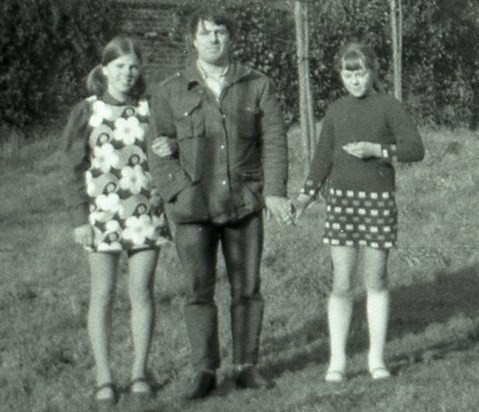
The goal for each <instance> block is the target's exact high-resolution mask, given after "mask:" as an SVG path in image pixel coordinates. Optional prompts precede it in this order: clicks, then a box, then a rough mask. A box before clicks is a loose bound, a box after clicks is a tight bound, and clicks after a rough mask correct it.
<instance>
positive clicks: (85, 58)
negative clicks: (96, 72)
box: [0, 0, 115, 126]
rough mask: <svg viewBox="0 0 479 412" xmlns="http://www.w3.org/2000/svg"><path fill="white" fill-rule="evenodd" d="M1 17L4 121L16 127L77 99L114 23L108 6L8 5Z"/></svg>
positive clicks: (29, 1) (91, 0)
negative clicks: (84, 80)
mask: <svg viewBox="0 0 479 412" xmlns="http://www.w3.org/2000/svg"><path fill="white" fill-rule="evenodd" d="M0 16H1V17H0V19H1V21H0V65H1V67H2V71H1V72H0V90H1V93H2V98H1V103H0V105H1V107H0V121H1V122H4V123H7V124H10V125H14V126H22V125H25V124H28V123H31V122H33V121H35V120H38V119H39V118H44V117H45V116H49V115H51V114H52V113H55V112H56V111H57V110H58V109H60V108H62V107H64V106H65V105H69V104H71V103H72V101H74V100H75V99H78V97H79V95H81V94H82V91H83V90H84V87H83V79H84V77H85V75H86V74H87V73H88V71H89V70H90V69H91V68H92V67H93V66H94V65H95V64H97V62H98V59H99V53H100V51H101V47H102V46H103V44H104V42H105V38H108V37H109V36H110V35H111V33H112V32H113V24H114V22H115V18H114V12H113V10H112V7H111V5H110V2H109V1H104V0H84V1H75V0H66V1H65V0H63V1H62V0H8V1H4V2H1V4H0Z"/></svg>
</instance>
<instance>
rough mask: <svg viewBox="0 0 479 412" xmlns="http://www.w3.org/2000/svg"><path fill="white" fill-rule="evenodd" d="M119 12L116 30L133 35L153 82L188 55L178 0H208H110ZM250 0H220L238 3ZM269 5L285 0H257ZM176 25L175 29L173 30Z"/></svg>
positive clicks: (193, 0)
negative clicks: (179, 32) (178, 20)
mask: <svg viewBox="0 0 479 412" xmlns="http://www.w3.org/2000/svg"><path fill="white" fill-rule="evenodd" d="M114 1H115V7H116V8H117V10H118V12H119V14H120V21H119V27H118V30H119V32H120V33H122V34H125V35H128V36H131V37H133V38H134V39H136V40H137V41H138V42H139V44H140V46H141V48H142V51H143V57H144V69H145V74H146V77H147V80H148V81H149V82H156V81H158V80H161V79H164V78H166V77H168V76H170V75H171V74H173V73H175V72H176V71H178V69H180V68H181V67H182V66H183V65H184V63H185V61H186V60H187V58H188V54H187V53H186V44H185V43H184V42H183V41H182V40H181V36H179V35H178V33H177V31H178V30H180V31H181V30H182V29H183V28H182V27H178V24H177V16H176V13H175V12H176V11H177V9H178V5H181V4H189V5H191V4H202V3H205V2H208V0H114ZM243 1H251V0H223V3H224V4H236V5H237V4H240V3H241V2H243ZM258 1H262V2H269V3H270V4H271V5H272V6H273V7H286V6H287V1H288V0H258ZM175 27H176V29H177V30H176V31H175Z"/></svg>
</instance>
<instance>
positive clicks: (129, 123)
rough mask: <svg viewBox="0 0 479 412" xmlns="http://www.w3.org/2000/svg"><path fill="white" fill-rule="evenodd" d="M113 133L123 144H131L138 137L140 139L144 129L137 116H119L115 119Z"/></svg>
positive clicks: (142, 136)
mask: <svg viewBox="0 0 479 412" xmlns="http://www.w3.org/2000/svg"><path fill="white" fill-rule="evenodd" d="M113 134H114V137H115V139H116V140H119V141H121V142H123V143H124V144H125V145H131V144H133V143H135V140H136V139H138V140H140V141H142V140H143V139H144V136H145V129H144V128H143V126H142V125H141V124H140V121H139V120H138V117H135V116H130V117H129V118H128V119H125V118H123V117H120V118H119V119H117V120H116V121H115V129H114V130H113Z"/></svg>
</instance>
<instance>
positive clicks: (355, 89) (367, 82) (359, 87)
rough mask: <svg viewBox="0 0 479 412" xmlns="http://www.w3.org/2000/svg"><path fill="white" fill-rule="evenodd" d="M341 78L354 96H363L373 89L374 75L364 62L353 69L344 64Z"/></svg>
mask: <svg viewBox="0 0 479 412" xmlns="http://www.w3.org/2000/svg"><path fill="white" fill-rule="evenodd" d="M341 80H342V81H343V84H344V87H345V88H346V90H347V91H348V93H349V94H351V95H352V96H354V97H363V96H365V95H366V94H368V93H369V92H370V91H371V89H372V84H373V75H372V73H371V71H370V70H369V69H367V68H366V67H365V65H364V63H363V62H361V64H359V67H357V68H354V69H353V70H349V69H347V68H345V67H344V64H343V68H342V69H341Z"/></svg>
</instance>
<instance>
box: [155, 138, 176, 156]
mask: <svg viewBox="0 0 479 412" xmlns="http://www.w3.org/2000/svg"><path fill="white" fill-rule="evenodd" d="M151 149H152V150H153V153H154V154H156V155H157V156H158V157H166V156H171V155H173V154H175V152H176V148H175V146H174V145H173V143H172V142H171V139H170V138H168V137H166V136H160V137H157V138H156V139H155V140H153V144H152V145H151Z"/></svg>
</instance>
